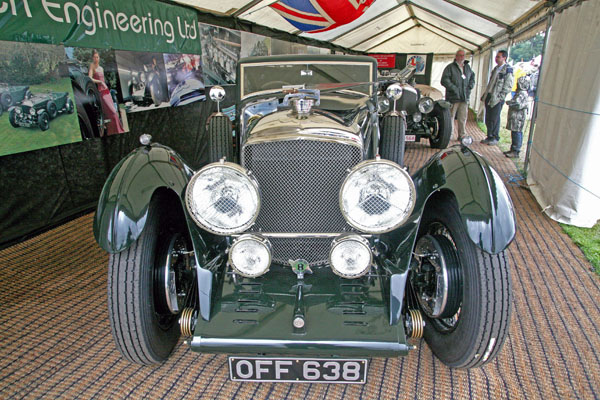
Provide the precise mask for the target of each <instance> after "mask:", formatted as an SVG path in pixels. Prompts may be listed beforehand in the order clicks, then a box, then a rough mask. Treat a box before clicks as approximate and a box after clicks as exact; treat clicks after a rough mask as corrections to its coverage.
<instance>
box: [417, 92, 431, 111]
mask: <svg viewBox="0 0 600 400" xmlns="http://www.w3.org/2000/svg"><path fill="white" fill-rule="evenodd" d="M433 106H434V103H433V99H432V98H431V97H427V96H425V97H421V98H420V99H419V103H418V104H417V108H418V109H419V111H421V112H422V113H423V114H429V113H430V112H432V111H433Z"/></svg>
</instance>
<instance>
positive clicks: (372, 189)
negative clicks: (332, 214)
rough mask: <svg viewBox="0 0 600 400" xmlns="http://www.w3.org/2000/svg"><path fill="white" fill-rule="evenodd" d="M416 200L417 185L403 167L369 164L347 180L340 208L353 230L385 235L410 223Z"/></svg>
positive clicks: (381, 162) (378, 161)
mask: <svg viewBox="0 0 600 400" xmlns="http://www.w3.org/2000/svg"><path fill="white" fill-rule="evenodd" d="M415 197H416V191H415V185H414V183H413V181H412V179H411V178H410V176H409V175H408V173H407V172H406V171H405V170H404V169H402V167H400V166H399V165H398V164H396V163H394V162H392V161H388V160H381V159H376V160H367V161H363V162H361V163H360V164H358V165H356V166H355V167H354V168H353V169H352V170H351V171H350V173H349V174H348V176H347V177H346V179H345V180H344V183H343V184H342V188H341V189H340V208H341V211H342V215H343V216H344V218H345V219H346V221H347V222H348V224H350V225H351V226H352V227H354V228H356V229H358V230H360V231H362V232H367V233H384V232H389V231H391V230H393V229H395V228H397V227H398V226H400V225H402V224H403V223H404V222H405V221H406V220H407V219H408V217H409V216H410V213H411V212H412V209H413V207H414V206H415Z"/></svg>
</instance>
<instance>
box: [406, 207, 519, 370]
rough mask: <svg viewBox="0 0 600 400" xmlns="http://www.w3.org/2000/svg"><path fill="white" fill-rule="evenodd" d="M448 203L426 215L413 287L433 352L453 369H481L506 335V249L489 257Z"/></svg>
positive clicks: (508, 310) (508, 295)
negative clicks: (469, 234) (470, 236)
mask: <svg viewBox="0 0 600 400" xmlns="http://www.w3.org/2000/svg"><path fill="white" fill-rule="evenodd" d="M448 200H449V201H446V202H443V203H436V204H435V205H433V206H432V207H429V208H428V209H427V210H426V214H424V215H423V220H422V222H421V226H420V228H419V239H418V240H417V245H416V247H415V252H414V253H415V257H416V260H417V261H418V262H417V267H416V268H414V269H413V270H412V271H411V278H410V283H411V287H412V290H413V293H414V297H413V298H415V299H416V302H417V303H418V304H417V306H418V307H419V308H420V309H421V311H422V312H423V313H424V314H425V316H426V317H425V321H426V325H425V332H424V336H425V340H426V342H427V344H428V345H429V347H430V348H431V350H432V351H433V353H434V354H435V355H436V356H437V357H438V358H439V359H440V360H441V361H442V362H443V363H444V364H446V365H448V366H450V367H455V368H473V367H479V366H482V365H484V364H486V363H488V362H490V361H491V360H493V359H494V357H495V356H496V355H497V354H498V352H499V351H500V349H501V347H502V344H503V343H504V340H505V339H506V336H507V335H508V326H509V320H510V313H511V307H512V304H511V303H512V291H511V280H510V270H509V266H508V260H507V257H506V254H505V252H504V251H502V252H500V253H498V254H489V253H486V252H484V251H482V250H481V249H479V248H478V247H477V246H476V245H475V244H474V243H473V242H472V241H471V239H470V238H469V236H468V235H467V231H466V229H465V227H464V224H463V222H462V220H461V217H460V213H459V211H458V208H457V206H456V203H455V202H454V200H450V199H448Z"/></svg>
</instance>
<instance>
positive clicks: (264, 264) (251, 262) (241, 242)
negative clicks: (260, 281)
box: [229, 234, 271, 278]
mask: <svg viewBox="0 0 600 400" xmlns="http://www.w3.org/2000/svg"><path fill="white" fill-rule="evenodd" d="M229 264H230V265H231V267H232V268H233V269H234V270H235V271H236V272H237V273H239V274H240V275H242V276H246V277H248V278H255V277H257V276H260V275H263V274H264V273H266V272H267V271H268V270H269V266H270V265H271V243H270V242H269V241H268V240H267V239H266V238H263V237H261V236H257V235H252V234H246V235H242V236H240V237H239V238H237V239H236V240H235V242H233V245H232V246H231V248H230V249H229Z"/></svg>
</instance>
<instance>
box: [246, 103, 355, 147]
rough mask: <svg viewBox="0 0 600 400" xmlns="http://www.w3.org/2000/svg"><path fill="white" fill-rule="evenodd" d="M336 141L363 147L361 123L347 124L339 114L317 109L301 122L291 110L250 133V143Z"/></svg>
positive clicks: (260, 123)
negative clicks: (305, 140) (302, 140)
mask: <svg viewBox="0 0 600 400" xmlns="http://www.w3.org/2000/svg"><path fill="white" fill-rule="evenodd" d="M300 139H311V140H334V141H344V142H349V143H352V144H354V145H358V146H361V145H362V135H361V132H360V127H359V125H358V123H356V122H353V123H348V124H346V123H344V121H343V120H342V119H341V118H340V117H339V116H337V115H335V114H333V113H330V112H327V111H322V110H314V111H313V113H311V114H310V115H309V116H308V117H307V118H303V119H299V118H297V117H296V115H295V114H294V113H293V112H292V111H291V110H283V111H277V112H274V113H272V114H269V115H266V116H264V117H262V118H260V120H259V121H258V122H257V123H256V125H255V126H254V127H253V128H252V130H251V132H250V136H249V137H248V140H247V144H249V143H256V142H263V141H273V140H300Z"/></svg>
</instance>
